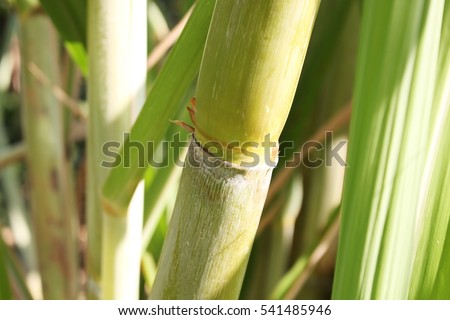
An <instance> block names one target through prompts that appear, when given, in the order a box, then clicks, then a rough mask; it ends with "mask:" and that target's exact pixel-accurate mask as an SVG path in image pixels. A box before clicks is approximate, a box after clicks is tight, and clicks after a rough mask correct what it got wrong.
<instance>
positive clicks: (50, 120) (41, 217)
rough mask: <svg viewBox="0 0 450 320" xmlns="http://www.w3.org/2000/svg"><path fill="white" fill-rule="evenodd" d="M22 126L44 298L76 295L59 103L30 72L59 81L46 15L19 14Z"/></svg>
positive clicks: (54, 44)
mask: <svg viewBox="0 0 450 320" xmlns="http://www.w3.org/2000/svg"><path fill="white" fill-rule="evenodd" d="M21 40H22V42H21V43H22V48H21V55H22V80H23V81H22V89H23V94H22V96H23V103H24V107H23V109H22V115H23V129H24V136H25V141H26V158H27V173H28V180H29V184H30V195H31V205H32V211H33V220H34V226H35V233H36V240H37V243H38V244H39V245H38V246H37V252H38V262H39V269H40V273H41V278H42V286H43V296H44V298H45V299H74V298H76V297H77V294H78V259H77V245H76V236H75V235H76V233H75V230H74V229H75V226H76V220H75V219H76V212H75V210H74V208H73V207H71V206H70V205H68V203H69V204H70V203H73V199H72V197H73V196H74V195H73V190H72V189H71V188H70V185H69V184H68V181H69V179H68V176H67V175H68V172H67V170H66V166H67V159H66V158H65V152H64V150H65V148H64V135H63V119H62V107H61V105H60V103H59V102H58V100H57V99H56V98H55V96H54V95H53V93H52V92H51V90H50V89H48V88H47V87H46V86H45V85H44V84H43V83H41V82H40V81H39V80H38V79H37V78H35V77H34V76H33V75H32V74H31V73H30V71H29V66H30V65H35V66H37V67H38V68H40V69H41V70H42V71H43V72H44V73H45V74H46V75H47V77H48V78H49V79H51V81H52V83H60V79H59V77H60V70H59V68H58V63H56V62H57V61H58V59H59V46H58V45H59V42H58V37H57V34H56V32H55V30H54V28H53V26H52V24H51V23H50V21H49V19H48V18H47V17H45V16H44V15H41V14H31V15H27V16H23V17H22V20H21Z"/></svg>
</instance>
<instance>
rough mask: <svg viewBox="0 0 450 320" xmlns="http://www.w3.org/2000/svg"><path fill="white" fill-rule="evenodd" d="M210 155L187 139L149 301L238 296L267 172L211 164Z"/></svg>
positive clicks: (268, 179) (268, 180)
mask: <svg viewBox="0 0 450 320" xmlns="http://www.w3.org/2000/svg"><path fill="white" fill-rule="evenodd" d="M209 156H210V155H209V154H207V153H206V152H205V151H204V150H203V149H202V148H201V147H200V146H199V145H198V144H197V143H196V142H195V141H193V142H192V143H191V145H190V147H189V150H188V155H187V158H186V164H187V166H186V167H185V168H184V170H183V175H182V180H181V184H180V188H179V195H178V197H177V203H176V205H175V210H174V213H173V215H172V220H171V225H170V228H169V233H168V235H167V238H166V241H165V243H164V248H163V254H162V257H161V260H160V262H159V268H158V273H157V278H156V280H155V283H154V286H153V289H152V298H154V299H235V298H237V296H238V295H239V291H240V288H241V283H242V279H243V276H244V273H245V268H246V265H247V260H248V256H249V254H250V250H251V246H252V243H253V238H254V236H255V233H256V228H257V227H258V221H259V216H260V214H261V210H262V206H263V205H264V199H265V196H266V193H267V188H268V186H269V182H270V177H271V172H272V170H271V168H259V169H254V170H247V169H243V168H238V167H224V166H223V163H222V166H221V167H218V168H210V167H208V166H210V165H211V164H210V163H208V157H209ZM236 183H238V184H239V187H238V188H236ZM193 186H194V188H195V189H196V190H195V192H192V187H193ZM221 199H222V200H226V201H220V200H221ZM244 202H245V203H246V205H245V206H243V203H244ZM200 203H201V208H199V204H200ZM197 208H199V209H197ZM185 213H189V215H186V214H185ZM225 261H226V263H225ZM165 266H170V267H169V268H166V267H165Z"/></svg>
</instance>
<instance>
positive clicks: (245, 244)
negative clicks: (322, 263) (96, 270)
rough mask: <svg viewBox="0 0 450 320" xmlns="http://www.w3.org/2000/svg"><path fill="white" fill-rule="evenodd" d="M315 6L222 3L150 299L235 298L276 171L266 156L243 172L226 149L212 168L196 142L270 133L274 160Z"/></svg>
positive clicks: (216, 12)
mask: <svg viewBox="0 0 450 320" xmlns="http://www.w3.org/2000/svg"><path fill="white" fill-rule="evenodd" d="M318 6H319V1H315V0H313V1H297V0H292V1H291V0H286V1H276V0H268V1H260V2H253V1H249V0H247V1H239V2H235V1H219V2H217V4H216V7H215V9H214V14H213V18H212V21H211V26H210V30H209V33H208V39H207V42H206V46H205V52H204V54H203V59H202V65H201V69H200V74H199V81H198V87H197V94H196V96H197V111H196V114H195V121H194V122H195V123H194V125H195V138H196V139H198V140H194V141H193V142H192V143H191V145H190V147H189V150H188V155H187V158H186V159H187V161H186V162H187V166H186V167H185V168H184V170H183V173H182V177H181V182H180V188H179V191H178V196H177V201H176V204H175V209H174V213H173V216H172V219H171V222H170V226H169V231H168V235H167V238H166V240H165V243H164V246H163V251H162V254H161V258H160V261H159V266H158V271H157V275H156V279H155V283H154V287H153V290H152V294H151V297H152V298H153V299H236V298H238V296H239V292H240V289H241V285H242V280H243V277H244V273H245V269H246V266H247V261H248V257H249V254H250V249H251V247H252V244H253V239H254V237H255V234H256V230H257V226H258V222H259V218H260V215H261V211H262V208H263V205H264V201H265V198H266V195H267V188H268V185H269V182H270V177H271V173H272V169H273V166H270V165H269V164H268V163H266V162H264V161H263V159H264V158H260V159H261V161H259V162H258V163H256V166H254V167H248V166H247V167H243V166H242V165H241V162H240V160H242V159H245V152H242V151H243V150H244V148H238V149H239V150H237V153H236V154H234V155H231V156H229V155H228V153H227V152H224V153H222V154H221V155H220V156H219V157H218V158H216V159H215V161H216V162H215V164H216V166H212V165H211V162H210V161H211V158H210V157H211V154H209V153H207V152H206V151H205V150H203V148H202V147H200V146H203V147H205V143H206V142H208V141H210V140H214V141H215V142H218V143H219V144H221V145H226V144H227V143H229V142H231V141H238V142H240V143H244V142H247V141H251V142H257V143H261V142H263V141H264V137H265V136H266V135H267V134H270V141H271V142H273V145H272V148H271V150H270V151H271V153H270V154H269V158H270V160H273V161H275V162H276V160H277V159H276V158H277V157H276V154H277V152H276V151H277V143H276V142H277V141H278V137H279V135H280V132H281V129H282V128H283V125H284V122H285V120H286V116H287V114H288V112H289V108H290V105H291V103H292V99H293V95H294V91H295V87H296V85H297V82H298V77H299V74H300V70H301V66H302V64H303V59H304V56H305V53H306V48H307V45H308V42H309V37H310V33H311V29H312V25H313V23H314V19H315V16H316V13H317V9H318ZM280 52H283V55H280V54H279V53H280ZM197 141H198V142H197ZM263 149H264V148H257V149H256V150H255V152H256V153H257V154H258V155H261V153H263ZM269 149H270V145H269V146H267V148H266V151H269ZM218 154H219V153H218ZM274 155H275V156H274ZM208 158H209V159H208ZM224 159H225V161H224ZM195 160H197V163H196V162H195ZM265 160H269V159H267V158H266V159H265ZM225 163H226V164H227V165H224V164H225ZM219 164H222V165H221V166H217V165H219Z"/></svg>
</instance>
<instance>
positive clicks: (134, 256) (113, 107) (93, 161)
mask: <svg viewBox="0 0 450 320" xmlns="http://www.w3.org/2000/svg"><path fill="white" fill-rule="evenodd" d="M146 4H147V1H146V0H131V1H122V0H114V1H111V0H92V1H89V3H88V21H89V29H88V48H89V61H90V68H89V70H90V72H89V74H90V76H89V79H88V86H89V95H88V100H89V106H90V113H89V115H90V119H89V120H90V121H89V133H88V172H89V174H88V273H89V297H91V298H98V297H100V296H101V297H102V298H105V299H121V298H128V299H136V298H137V297H138V284H139V265H140V254H141V231H142V215H143V197H142V196H141V193H142V191H143V190H142V189H141V190H139V191H138V192H137V193H136V201H134V203H133V205H130V207H129V208H128V206H127V210H126V212H125V214H124V215H121V216H115V215H114V212H111V210H110V207H109V206H104V204H105V203H102V197H101V188H102V186H103V183H104V181H105V179H106V176H107V174H108V171H109V170H108V169H107V168H106V167H102V166H101V164H102V161H103V160H104V159H103V154H102V150H103V149H102V148H103V146H104V144H105V143H106V142H108V141H116V142H121V141H122V139H123V134H124V133H125V132H128V131H129V130H130V127H131V124H132V121H133V119H134V118H135V116H136V115H137V114H138V112H139V110H140V108H141V107H142V104H143V102H144V99H145V78H146V71H147V70H146V55H147V50H146V45H147V24H146V21H147V19H146V13H147V10H146ZM120 165H121V166H122V165H123V163H120ZM133 192H134V189H133ZM100 281H101V286H100Z"/></svg>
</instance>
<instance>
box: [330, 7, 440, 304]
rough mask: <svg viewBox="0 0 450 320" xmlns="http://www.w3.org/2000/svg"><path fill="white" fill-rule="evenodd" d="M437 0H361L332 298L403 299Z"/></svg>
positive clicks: (434, 55)
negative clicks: (360, 27) (363, 0)
mask: <svg viewBox="0 0 450 320" xmlns="http://www.w3.org/2000/svg"><path fill="white" fill-rule="evenodd" d="M443 7H444V2H443V1H405V0H399V1H389V0H381V1H365V2H364V5H363V20H362V33H361V41H360V51H359V56H358V63H357V74H356V84H355V93H354V98H353V114H352V122H351V130H350V139H349V140H350V143H349V152H348V164H349V167H348V168H347V170H346V177H345V185H344V194H343V204H342V208H343V209H342V225H341V231H340V240H339V250H338V257H337V267H336V274H335V282H334V289H333V297H334V298H337V299H369V298H372V299H380V298H381V299H406V298H407V297H408V290H409V280H410V276H411V272H412V265H413V261H414V253H415V251H416V250H415V249H416V243H417V241H416V232H417V230H416V227H417V224H416V222H417V221H418V220H419V218H420V214H419V213H418V210H417V208H418V205H419V198H420V191H421V184H422V182H421V181H422V175H423V172H424V168H425V163H426V154H427V151H428V146H429V142H430V127H431V123H432V114H433V109H434V107H433V95H434V90H435V86H434V84H435V81H436V76H437V69H438V52H439V45H440V42H439V40H440V38H439V37H440V32H441V22H442V15H443Z"/></svg>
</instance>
